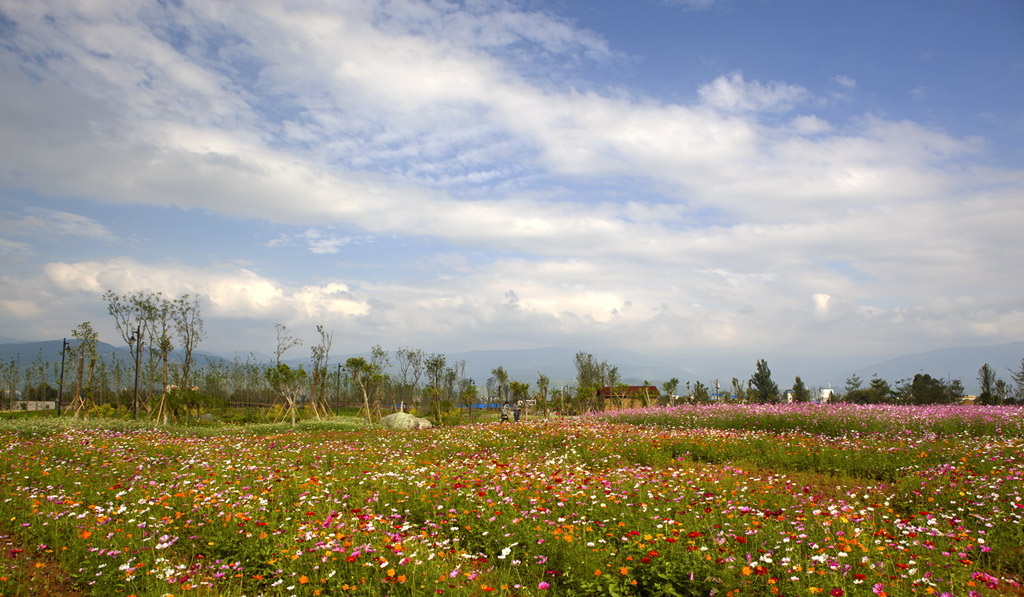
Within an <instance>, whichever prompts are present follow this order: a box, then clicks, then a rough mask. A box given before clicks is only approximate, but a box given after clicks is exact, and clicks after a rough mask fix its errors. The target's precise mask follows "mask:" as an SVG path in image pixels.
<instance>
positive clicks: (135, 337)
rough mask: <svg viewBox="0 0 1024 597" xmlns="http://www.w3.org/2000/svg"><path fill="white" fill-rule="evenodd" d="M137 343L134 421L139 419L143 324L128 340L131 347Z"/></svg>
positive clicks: (133, 395)
mask: <svg viewBox="0 0 1024 597" xmlns="http://www.w3.org/2000/svg"><path fill="white" fill-rule="evenodd" d="M133 343H135V392H134V393H133V394H132V419H138V418H139V353H140V352H142V324H139V326H138V327H137V328H135V333H134V334H132V337H131V338H129V339H128V345H129V347H130V346H131V345H132V344H133Z"/></svg>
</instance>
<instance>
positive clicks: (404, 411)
mask: <svg viewBox="0 0 1024 597" xmlns="http://www.w3.org/2000/svg"><path fill="white" fill-rule="evenodd" d="M401 408H402V410H400V411H399V412H403V413H407V412H409V410H408V409H406V408H405V400H403V401H402V407H401Z"/></svg>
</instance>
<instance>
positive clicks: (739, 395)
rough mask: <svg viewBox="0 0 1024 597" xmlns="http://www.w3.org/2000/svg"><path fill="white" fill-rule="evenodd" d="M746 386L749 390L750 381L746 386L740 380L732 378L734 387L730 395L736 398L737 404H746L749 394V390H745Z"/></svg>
mask: <svg viewBox="0 0 1024 597" xmlns="http://www.w3.org/2000/svg"><path fill="white" fill-rule="evenodd" d="M744 385H746V386H747V388H749V387H750V380H749V379H748V380H747V382H746V384H744V383H743V382H741V381H740V380H739V379H738V378H736V377H734V378H732V387H731V388H730V393H731V394H732V395H733V396H735V397H736V402H739V403H740V404H746V402H747V394H748V393H749V390H747V389H744V387H743V386H744Z"/></svg>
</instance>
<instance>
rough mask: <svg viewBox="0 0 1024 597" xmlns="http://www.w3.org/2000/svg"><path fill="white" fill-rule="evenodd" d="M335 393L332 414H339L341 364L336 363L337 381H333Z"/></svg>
mask: <svg viewBox="0 0 1024 597" xmlns="http://www.w3.org/2000/svg"><path fill="white" fill-rule="evenodd" d="M334 385H335V390H336V391H335V392H334V412H335V414H340V413H339V412H338V409H339V408H341V363H338V379H337V380H335V384H334Z"/></svg>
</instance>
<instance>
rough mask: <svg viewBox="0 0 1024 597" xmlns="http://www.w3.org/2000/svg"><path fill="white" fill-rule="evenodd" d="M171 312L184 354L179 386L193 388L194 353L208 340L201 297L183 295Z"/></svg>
mask: <svg viewBox="0 0 1024 597" xmlns="http://www.w3.org/2000/svg"><path fill="white" fill-rule="evenodd" d="M171 310H172V317H173V319H174V329H175V331H176V332H178V338H179V339H180V341H181V350H182V352H183V353H184V356H183V358H182V363H181V375H180V377H179V379H178V385H179V386H181V387H185V388H189V387H192V364H193V360H192V351H194V350H195V348H196V345H198V344H199V343H200V342H202V341H203V339H205V338H206V330H205V328H204V326H203V317H202V315H201V314H200V312H199V296H198V295H190V294H183V295H181V296H179V297H178V298H176V299H174V301H173V303H172V304H171Z"/></svg>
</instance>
